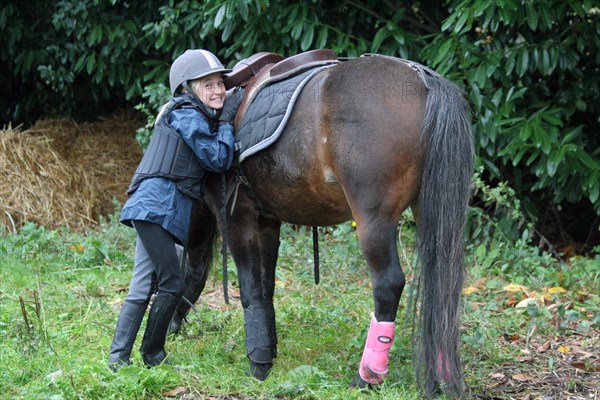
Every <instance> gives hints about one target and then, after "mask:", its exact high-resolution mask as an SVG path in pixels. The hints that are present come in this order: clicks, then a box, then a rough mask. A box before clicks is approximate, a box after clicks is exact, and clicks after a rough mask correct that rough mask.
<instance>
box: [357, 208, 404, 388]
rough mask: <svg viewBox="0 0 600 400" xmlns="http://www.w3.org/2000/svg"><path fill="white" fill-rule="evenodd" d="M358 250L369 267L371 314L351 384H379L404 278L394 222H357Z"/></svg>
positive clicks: (391, 338) (386, 359)
mask: <svg viewBox="0 0 600 400" xmlns="http://www.w3.org/2000/svg"><path fill="white" fill-rule="evenodd" d="M357 233H358V238H359V242H360V247H361V251H362V253H363V256H364V257H365V260H366V261H367V264H368V265H369V267H370V269H371V279H372V286H373V297H374V300H375V314H374V315H373V317H372V318H371V322H370V325H369V331H368V334H367V340H366V343H365V347H364V351H363V355H362V359H361V361H360V366H359V371H358V374H357V375H356V377H355V378H354V380H353V381H352V385H353V386H358V387H361V388H363V387H365V386H367V385H369V384H371V385H376V384H381V383H382V382H383V379H384V378H385V377H386V376H387V374H388V364H389V352H390V348H391V347H392V344H393V342H394V329H395V322H394V321H395V320H396V314H397V311H398V304H399V302H400V296H401V295H402V291H403V290H404V284H405V278H404V273H403V272H402V268H401V267H400V261H399V259H398V252H397V247H396V237H397V224H396V223H392V222H391V221H390V220H385V219H381V218H371V219H367V218H365V219H363V220H362V221H359V222H358V232H357Z"/></svg>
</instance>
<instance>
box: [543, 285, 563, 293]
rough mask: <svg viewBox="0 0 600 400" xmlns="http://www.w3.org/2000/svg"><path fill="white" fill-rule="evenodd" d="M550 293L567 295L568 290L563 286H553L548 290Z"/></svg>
mask: <svg viewBox="0 0 600 400" xmlns="http://www.w3.org/2000/svg"><path fill="white" fill-rule="evenodd" d="M548 293H567V290H566V289H565V288H563V287H561V286H553V287H551V288H548Z"/></svg>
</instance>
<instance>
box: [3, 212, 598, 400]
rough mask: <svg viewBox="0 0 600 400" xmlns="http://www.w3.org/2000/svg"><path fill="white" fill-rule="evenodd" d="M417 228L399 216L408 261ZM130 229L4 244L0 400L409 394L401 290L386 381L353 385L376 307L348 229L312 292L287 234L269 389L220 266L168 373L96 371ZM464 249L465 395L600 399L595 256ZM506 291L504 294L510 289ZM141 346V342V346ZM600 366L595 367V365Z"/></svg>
mask: <svg viewBox="0 0 600 400" xmlns="http://www.w3.org/2000/svg"><path fill="white" fill-rule="evenodd" d="M412 237H413V229H412V224H411V223H410V222H403V224H402V230H401V239H402V240H401V242H402V244H403V247H402V250H401V254H403V253H406V254H407V255H408V259H405V260H404V262H403V264H405V265H407V271H406V272H407V274H408V275H409V277H410V276H411V275H412V270H411V268H410V265H408V264H410V261H411V250H410V249H411V247H412ZM134 240H135V236H134V232H133V230H132V229H130V228H126V227H124V226H122V225H120V224H118V223H117V222H115V221H114V220H111V221H107V222H106V223H104V224H103V225H102V226H101V227H100V228H99V229H97V230H95V231H90V232H87V233H86V234H77V233H72V232H68V231H64V230H58V231H46V230H45V229H44V228H41V227H36V226H33V225H26V226H24V227H23V228H22V229H21V231H20V232H19V233H18V234H17V235H9V234H4V235H2V242H1V247H0V257H1V259H0V271H1V275H0V337H1V338H2V342H1V344H0V365H1V367H0V398H6V399H27V400H29V399H53V400H58V399H100V398H101V399H160V398H166V397H177V398H181V399H273V398H278V399H419V398H421V397H422V396H421V394H420V392H419V391H418V389H417V386H416V383H415V379H414V376H413V372H412V366H411V359H412V353H411V349H410V328H409V327H405V324H404V318H405V307H406V301H407V300H406V297H407V296H406V293H407V292H408V290H407V292H405V296H404V298H403V300H402V305H401V310H400V312H399V319H398V322H397V327H398V329H397V339H396V342H395V343H394V346H393V348H392V353H391V359H390V376H389V377H388V379H387V380H386V381H385V383H384V384H383V385H382V386H381V387H380V388H378V389H377V390H375V391H371V392H366V393H365V392H358V391H356V390H351V389H349V388H348V383H349V382H350V380H351V379H352V378H353V377H354V375H355V374H356V371H357V367H358V363H359V361H360V356H361V352H362V347H363V345H364V340H365V338H366V328H367V325H368V321H369V318H370V317H369V316H370V313H371V312H372V310H373V300H372V297H371V288H370V280H369V273H368V270H367V268H366V266H365V263H364V261H363V259H362V257H361V256H360V253H359V252H358V245H357V241H356V238H355V237H354V230H353V228H352V227H351V225H350V224H344V225H341V226H338V227H336V228H328V229H322V230H321V284H319V285H315V284H314V282H313V279H314V277H313V275H312V241H311V235H310V232H309V231H308V230H306V229H305V228H300V229H296V228H292V227H290V226H286V227H285V228H284V231H283V233H282V244H281V251H280V258H279V267H278V270H277V283H276V294H275V297H276V300H275V309H276V313H277V324H278V334H279V357H278V358H277V360H276V362H275V365H274V368H273V370H272V374H271V375H270V377H269V378H268V379H267V380H266V381H265V382H259V381H256V380H254V379H252V378H249V377H247V376H246V370H247V360H246V357H245V354H244V330H243V313H242V309H241V306H240V305H239V301H238V299H237V298H236V290H237V288H236V287H235V279H234V278H235V268H234V267H233V262H231V263H230V265H231V266H232V268H231V270H230V273H231V274H232V279H231V286H232V287H231V291H230V294H231V295H232V296H233V299H232V301H231V304H229V305H226V304H224V302H223V294H222V293H221V283H220V275H219V274H220V272H219V269H220V268H215V269H214V270H213V272H212V273H211V276H210V278H209V282H208V287H207V289H206V290H205V293H204V294H203V295H202V297H201V301H200V302H199V303H198V312H196V313H193V314H191V315H190V317H189V320H190V323H189V324H186V325H184V328H183V331H182V333H181V334H179V335H176V336H171V337H169V340H168V343H167V349H168V351H169V354H170V358H171V360H172V362H173V363H174V365H176V366H177V367H176V368H173V367H170V366H161V367H157V368H153V369H146V368H144V367H143V366H142V365H141V360H140V357H139V354H137V351H136V352H135V355H134V358H133V361H134V363H133V365H132V366H130V367H126V368H123V369H121V370H120V371H119V372H118V373H112V372H110V371H109V370H108V368H107V366H106V361H107V357H108V348H109V346H110V342H111V339H112V333H113V329H114V324H115V322H116V318H117V315H118V310H119V306H120V304H121V302H122V300H123V298H124V297H125V294H126V290H127V286H128V282H129V279H130V277H131V269H132V264H133V260H132V258H133V246H134ZM501 243H504V242H500V241H497V240H496V241H491V242H489V243H483V244H482V243H474V244H470V246H469V248H468V255H469V258H468V265H467V270H468V274H469V278H468V282H467V285H466V289H465V295H464V298H463V305H462V308H463V319H462V330H463V335H462V341H463V346H462V349H463V363H464V369H465V379H466V382H467V385H468V388H469V394H470V395H471V396H473V397H477V398H483V399H493V398H502V399H505V398H506V399H508V398H526V397H527V396H530V397H529V398H535V396H544V395H550V396H554V398H573V399H576V398H582V399H583V398H586V399H587V398H594V397H593V396H596V398H597V397H598V395H599V394H600V389H599V385H598V383H597V382H596V381H598V379H597V378H598V377H599V373H598V372H594V371H600V364H599V363H600V360H599V358H600V357H599V353H600V351H599V349H600V288H599V284H598V282H599V281H600V275H599V273H600V272H599V271H600V268H599V267H600V258H599V257H598V256H596V258H577V257H574V258H572V259H570V260H567V261H565V262H559V261H556V259H554V258H552V257H551V256H549V255H548V254H545V253H541V252H539V251H538V250H537V249H536V248H534V247H531V246H530V244H528V243H526V241H522V242H518V241H517V242H515V243H512V244H506V243H505V244H501ZM510 284H512V286H511V285H510ZM139 340H140V337H138V342H137V343H136V347H135V349H136V350H137V348H138V347H139ZM596 368H598V370H596Z"/></svg>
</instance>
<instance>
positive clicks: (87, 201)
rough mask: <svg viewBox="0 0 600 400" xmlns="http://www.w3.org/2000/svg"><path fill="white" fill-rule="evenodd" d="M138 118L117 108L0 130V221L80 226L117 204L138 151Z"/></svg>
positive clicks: (9, 225) (17, 224)
mask: <svg viewBox="0 0 600 400" xmlns="http://www.w3.org/2000/svg"><path fill="white" fill-rule="evenodd" d="M143 123H144V122H143V121H142V120H141V119H140V118H139V117H137V116H133V115H132V114H127V113H120V114H117V115H115V116H112V117H111V118H107V119H102V120H99V121H97V122H94V123H81V124H77V123H76V122H74V121H70V120H43V121H39V122H38V123H36V124H35V125H34V126H32V127H31V128H30V129H28V130H25V131H20V130H18V129H17V130H13V129H11V128H10V127H9V128H7V129H4V130H2V131H0V154H1V156H0V171H1V172H2V174H3V180H2V181H1V182H0V225H3V226H4V227H5V228H8V229H10V230H13V227H14V228H19V227H20V226H22V225H23V224H25V223H26V222H28V221H32V222H35V223H37V224H39V225H43V226H45V227H46V228H50V229H52V228H56V227H59V226H63V225H64V226H67V227H68V228H70V229H75V230H81V229H83V228H85V227H90V226H94V225H96V224H98V223H99V221H100V218H101V217H102V216H106V215H110V214H112V213H113V212H114V204H113V198H116V199H117V201H118V202H119V203H120V204H122V203H123V202H124V201H125V199H126V194H125V191H126V189H127V186H128V185H129V181H130V180H131V176H132V175H133V172H134V171H135V168H136V166H137V164H138V162H139V160H140V159H141V156H142V151H141V149H140V147H139V145H138V144H137V142H136V141H135V131H136V129H137V128H138V127H140V126H142V125H143Z"/></svg>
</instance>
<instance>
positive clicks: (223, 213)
mask: <svg viewBox="0 0 600 400" xmlns="http://www.w3.org/2000/svg"><path fill="white" fill-rule="evenodd" d="M220 192H221V198H222V200H223V205H222V206H221V209H220V210H219V223H220V225H221V236H222V237H223V248H222V249H221V253H222V255H223V297H224V298H225V304H229V292H228V290H227V286H228V283H229V282H228V281H229V279H228V271H227V242H228V238H227V201H228V200H229V196H227V179H226V177H225V174H221V190H220Z"/></svg>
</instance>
